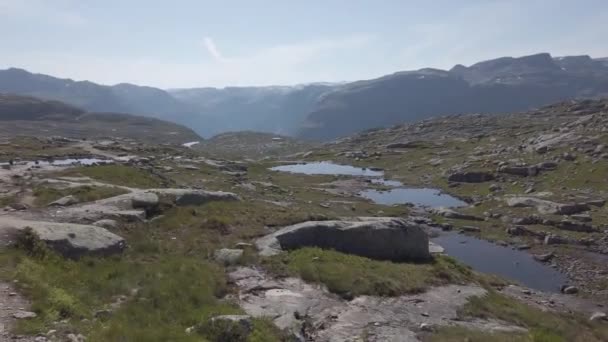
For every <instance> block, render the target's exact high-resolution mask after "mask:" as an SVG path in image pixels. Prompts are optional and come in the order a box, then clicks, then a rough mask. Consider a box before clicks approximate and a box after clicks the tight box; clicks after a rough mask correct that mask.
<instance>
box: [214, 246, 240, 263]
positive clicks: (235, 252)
mask: <svg viewBox="0 0 608 342" xmlns="http://www.w3.org/2000/svg"><path fill="white" fill-rule="evenodd" d="M242 256H243V250H242V249H229V248H222V249H218V250H217V251H215V253H213V258H214V259H215V260H216V261H218V262H220V263H222V264H224V265H226V266H230V265H236V264H237V263H238V262H239V260H240V259H241V257H242Z"/></svg>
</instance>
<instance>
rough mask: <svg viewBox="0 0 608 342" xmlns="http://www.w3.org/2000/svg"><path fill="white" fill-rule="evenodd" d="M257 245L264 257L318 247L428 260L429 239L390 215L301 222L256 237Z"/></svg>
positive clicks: (420, 230)
mask: <svg viewBox="0 0 608 342" xmlns="http://www.w3.org/2000/svg"><path fill="white" fill-rule="evenodd" d="M256 246H257V248H258V250H259V251H260V254H261V255H263V256H270V255H274V254H277V253H279V252H280V251H281V250H291V249H297V248H302V247H320V248H327V249H334V250H337V251H340V252H343V253H349V254H355V255H360V256H364V257H368V258H371V259H379V260H393V261H405V260H428V259H430V253H429V240H428V236H427V234H426V233H425V232H424V230H423V228H422V227H421V226H420V225H418V224H415V223H413V222H411V221H408V220H405V219H399V218H393V217H361V218H358V219H353V220H344V221H308V222H303V223H299V224H296V225H293V226H288V227H285V228H282V229H280V230H278V231H277V232H275V233H273V234H270V235H268V236H265V237H263V238H261V239H258V240H257V241H256Z"/></svg>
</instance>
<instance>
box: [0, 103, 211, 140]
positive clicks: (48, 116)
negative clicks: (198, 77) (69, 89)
mask: <svg viewBox="0 0 608 342" xmlns="http://www.w3.org/2000/svg"><path fill="white" fill-rule="evenodd" d="M0 122H1V123H2V125H1V126H0V135H3V136H14V135H24V136H27V135H32V136H54V135H58V136H66V137H72V138H95V137H124V138H133V139H138V140H143V141H155V142H171V143H177V144H181V143H184V142H188V141H193V140H201V138H200V137H199V136H198V135H197V134H196V133H194V132H193V131H192V130H190V129H188V128H186V127H183V126H180V125H178V124H175V123H171V122H167V121H162V120H159V119H154V118H149V117H143V116H136V115H130V114H120V113H87V112H85V111H84V110H81V109H78V108H76V107H73V106H70V105H66V104H64V103H61V102H58V101H48V100H40V99H37V98H33V97H26V96H18V95H9V94H0Z"/></svg>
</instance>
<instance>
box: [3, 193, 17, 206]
mask: <svg viewBox="0 0 608 342" xmlns="http://www.w3.org/2000/svg"><path fill="white" fill-rule="evenodd" d="M15 202H17V196H16V195H9V196H4V197H0V208H2V207H6V206H7V205H11V204H13V203H15Z"/></svg>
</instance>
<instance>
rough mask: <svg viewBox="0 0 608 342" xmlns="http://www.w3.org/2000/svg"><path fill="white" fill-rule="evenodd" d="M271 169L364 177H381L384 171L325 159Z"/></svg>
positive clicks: (310, 173) (307, 173) (306, 173)
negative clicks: (335, 162) (340, 163)
mask: <svg viewBox="0 0 608 342" xmlns="http://www.w3.org/2000/svg"><path fill="white" fill-rule="evenodd" d="M271 170H273V171H283V172H291V173H302V174H305V175H347V176H364V177H381V176H383V175H384V172H382V171H373V170H370V169H366V168H361V167H355V166H350V165H339V164H334V163H332V162H325V161H324V162H314V163H306V164H291V165H280V166H275V167H273V168H271Z"/></svg>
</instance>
